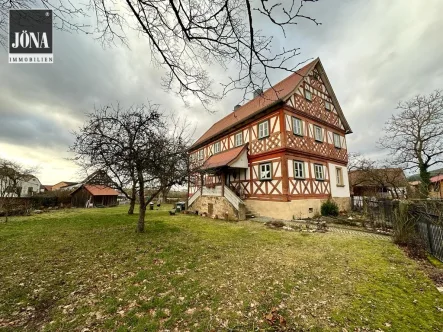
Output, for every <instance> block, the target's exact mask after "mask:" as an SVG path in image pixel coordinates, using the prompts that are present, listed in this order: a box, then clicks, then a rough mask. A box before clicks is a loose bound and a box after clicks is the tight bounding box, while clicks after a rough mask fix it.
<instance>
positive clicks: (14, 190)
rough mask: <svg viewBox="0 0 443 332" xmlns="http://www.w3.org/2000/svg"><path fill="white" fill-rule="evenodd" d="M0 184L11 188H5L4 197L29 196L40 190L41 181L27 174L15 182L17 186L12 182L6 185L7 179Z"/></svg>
mask: <svg viewBox="0 0 443 332" xmlns="http://www.w3.org/2000/svg"><path fill="white" fill-rule="evenodd" d="M2 186H5V187H8V186H9V188H11V189H10V190H9V189H6V192H5V197H30V196H34V195H35V194H38V193H39V192H40V187H41V183H40V180H39V179H38V178H36V177H35V176H33V175H28V176H23V178H22V180H19V181H18V182H17V186H15V185H13V184H12V182H10V184H9V185H8V184H7V180H6V183H4V184H2Z"/></svg>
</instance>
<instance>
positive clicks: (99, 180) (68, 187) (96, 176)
mask: <svg viewBox="0 0 443 332" xmlns="http://www.w3.org/2000/svg"><path fill="white" fill-rule="evenodd" d="M111 183H112V179H111V178H110V177H109V176H108V175H107V174H106V172H104V171H95V172H94V173H92V174H91V175H88V176H87V177H86V178H85V179H84V180H83V181H80V182H68V181H62V182H59V183H57V184H55V185H54V186H52V188H53V189H52V190H64V191H74V190H76V189H77V188H80V187H81V185H82V184H101V185H107V186H110V185H111ZM54 188H56V189H54Z"/></svg>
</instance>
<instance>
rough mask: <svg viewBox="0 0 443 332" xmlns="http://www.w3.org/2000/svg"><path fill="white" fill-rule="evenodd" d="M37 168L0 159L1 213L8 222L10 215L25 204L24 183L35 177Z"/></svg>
mask: <svg viewBox="0 0 443 332" xmlns="http://www.w3.org/2000/svg"><path fill="white" fill-rule="evenodd" d="M34 171H35V168H26V167H25V166H23V165H21V164H19V163H16V162H13V161H10V160H6V159H0V211H2V210H3V212H4V213H5V217H6V221H8V214H9V213H10V212H11V211H12V210H14V209H17V208H20V207H22V205H23V204H24V203H25V202H23V201H21V200H19V199H17V198H20V196H21V192H22V186H23V182H25V181H27V180H29V178H31V177H33V175H32V173H33V172H34Z"/></svg>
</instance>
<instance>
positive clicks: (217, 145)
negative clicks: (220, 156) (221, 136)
mask: <svg viewBox="0 0 443 332" xmlns="http://www.w3.org/2000/svg"><path fill="white" fill-rule="evenodd" d="M219 152H220V142H217V143H214V153H219Z"/></svg>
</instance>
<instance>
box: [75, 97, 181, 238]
mask: <svg viewBox="0 0 443 332" xmlns="http://www.w3.org/2000/svg"><path fill="white" fill-rule="evenodd" d="M74 134H75V143H74V144H73V145H72V146H71V151H72V152H74V153H75V154H76V158H75V160H76V162H77V163H78V164H79V165H81V166H82V167H84V168H85V170H89V171H91V170H97V169H100V170H102V171H105V172H106V173H107V174H108V175H109V176H110V178H111V180H112V182H113V183H112V185H113V186H114V188H117V189H119V190H120V191H122V192H123V193H124V195H126V197H127V198H128V199H130V201H131V207H130V210H129V211H128V213H132V212H133V210H134V204H135V200H136V197H137V196H136V195H138V202H139V204H140V206H139V219H138V225H137V231H139V232H143V231H144V222H145V212H146V207H147V205H148V204H149V203H150V202H151V201H152V200H153V199H154V198H155V197H156V196H157V195H158V194H159V193H160V192H162V191H163V190H165V188H169V187H171V186H173V185H175V184H183V183H184V181H185V180H186V178H187V168H188V167H187V149H188V146H189V143H190V136H189V135H188V134H187V126H186V123H180V122H179V121H177V122H173V123H170V122H168V121H167V120H166V118H164V117H162V116H161V115H160V111H159V106H158V105H153V104H148V105H140V106H132V107H130V108H129V109H127V110H123V109H122V108H121V107H120V105H117V106H116V107H114V106H107V107H103V108H101V109H98V110H95V111H94V112H93V113H91V114H90V115H89V119H88V121H87V122H86V124H85V125H84V126H83V127H81V128H80V129H79V131H78V132H76V133H74ZM128 186H129V187H131V193H128V192H127V191H126V190H125V189H126V188H127V187H128ZM146 189H149V190H150V191H151V192H152V194H151V195H150V196H149V198H146V197H145V190H146Z"/></svg>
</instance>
